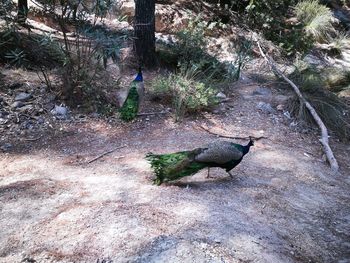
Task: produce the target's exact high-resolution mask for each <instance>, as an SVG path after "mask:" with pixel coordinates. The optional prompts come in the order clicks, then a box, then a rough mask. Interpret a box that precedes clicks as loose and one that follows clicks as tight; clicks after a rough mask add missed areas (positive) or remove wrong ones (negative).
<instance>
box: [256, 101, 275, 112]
mask: <svg viewBox="0 0 350 263" xmlns="http://www.w3.org/2000/svg"><path fill="white" fill-rule="evenodd" d="M257 108H258V109H259V110H261V111H262V112H263V113H267V114H271V113H275V112H276V111H275V109H274V108H272V106H271V104H270V103H266V102H262V101H260V102H259V103H258V105H257Z"/></svg>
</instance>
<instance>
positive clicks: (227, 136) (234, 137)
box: [199, 126, 267, 141]
mask: <svg viewBox="0 0 350 263" xmlns="http://www.w3.org/2000/svg"><path fill="white" fill-rule="evenodd" d="M199 128H201V129H202V130H204V131H206V132H207V133H210V134H212V135H215V136H218V137H220V138H228V139H237V140H249V138H252V139H253V140H255V141H258V140H260V139H267V137H265V136H260V137H254V136H248V137H240V136H229V135H223V134H219V133H216V132H213V131H211V130H209V129H207V128H205V127H203V126H199Z"/></svg>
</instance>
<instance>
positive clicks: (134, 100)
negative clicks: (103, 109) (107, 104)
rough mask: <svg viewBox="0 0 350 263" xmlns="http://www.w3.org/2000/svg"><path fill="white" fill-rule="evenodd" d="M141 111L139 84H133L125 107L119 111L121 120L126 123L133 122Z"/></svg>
mask: <svg viewBox="0 0 350 263" xmlns="http://www.w3.org/2000/svg"><path fill="white" fill-rule="evenodd" d="M138 110H139V94H138V92H137V84H136V83H135V82H133V85H132V87H131V88H130V90H129V94H128V97H127V98H126V100H125V102H124V104H123V106H122V107H121V108H120V109H119V112H120V118H121V119H122V120H124V121H132V120H133V119H135V118H136V115H137V113H138Z"/></svg>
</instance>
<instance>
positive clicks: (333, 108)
mask: <svg viewBox="0 0 350 263" xmlns="http://www.w3.org/2000/svg"><path fill="white" fill-rule="evenodd" d="M332 72H333V73H332ZM335 72H337V74H338V75H339V76H342V78H341V79H342V80H344V79H343V77H344V76H347V77H346V79H347V80H349V78H348V77H349V75H348V74H347V73H341V74H340V72H339V71H338V70H335V69H324V70H321V71H320V70H317V69H316V68H313V67H311V66H308V65H306V64H302V66H300V63H299V68H297V70H296V71H295V72H294V73H293V74H292V75H291V76H290V78H291V79H292V80H293V81H294V82H295V83H296V84H297V86H298V87H300V89H301V90H302V92H303V95H304V96H305V98H306V99H307V100H308V101H309V102H310V103H311V105H312V106H313V107H314V108H315V110H316V112H317V113H318V114H319V115H320V117H321V119H322V120H323V122H324V123H325V124H326V126H327V127H328V128H329V129H330V130H331V131H333V132H334V133H335V134H336V135H338V136H339V138H340V139H343V140H347V138H349V135H350V114H349V113H350V108H349V106H347V105H346V104H345V103H344V102H343V101H342V100H341V99H340V98H338V97H337V96H336V95H335V94H333V93H332V92H330V91H328V89H329V84H330V83H331V82H332V81H334V79H333V80H331V79H330V78H329V77H330V76H334V74H335ZM336 79H337V81H338V80H339V78H338V77H337V78H336ZM347 83H348V82H347ZM333 85H334V83H333ZM343 85H346V83H343ZM289 109H290V111H291V113H292V114H293V115H295V116H296V117H297V118H298V119H300V120H303V121H305V122H307V123H314V120H313V118H312V116H311V114H310V113H309V112H308V110H307V109H306V108H305V106H301V105H300V101H299V99H298V98H297V97H295V99H294V100H292V101H291V103H290V105H289Z"/></svg>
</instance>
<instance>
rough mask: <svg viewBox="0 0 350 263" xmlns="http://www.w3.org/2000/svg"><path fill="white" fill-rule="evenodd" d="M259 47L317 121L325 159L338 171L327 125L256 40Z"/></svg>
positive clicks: (261, 52) (270, 64)
mask: <svg viewBox="0 0 350 263" xmlns="http://www.w3.org/2000/svg"><path fill="white" fill-rule="evenodd" d="M256 42H257V44H258V47H259V51H260V54H261V56H262V57H263V58H264V59H265V60H266V62H267V63H268V64H269V66H270V67H271V69H272V70H273V71H274V72H275V73H276V74H278V75H279V76H280V77H282V78H283V79H284V80H285V81H286V82H287V83H288V84H289V85H291V86H292V88H293V89H294V92H295V93H296V94H297V96H298V98H299V100H300V102H301V103H302V104H304V105H305V107H306V108H307V109H308V110H309V112H310V113H311V115H312V117H313V119H314V120H315V122H316V123H317V125H318V126H319V127H320V129H321V139H320V142H321V144H322V146H323V150H324V152H325V154H326V156H327V160H328V162H329V164H330V166H331V170H332V171H333V172H334V173H338V171H339V165H338V162H337V159H336V158H335V157H334V154H333V151H332V149H331V147H330V146H329V140H328V138H329V136H328V130H327V127H326V126H325V125H324V123H323V121H322V119H321V118H320V116H319V115H318V114H317V112H316V110H315V109H314V107H312V105H311V104H310V103H309V102H308V101H307V100H306V99H305V98H304V96H303V94H302V93H301V91H300V89H299V88H298V86H297V85H295V84H294V82H293V81H291V80H290V79H289V78H287V77H286V76H285V75H284V74H283V73H282V72H281V71H280V70H279V69H278V68H277V66H276V64H275V62H274V61H273V59H272V58H270V57H269V56H268V55H266V54H265V53H264V51H263V50H262V48H261V46H260V43H259V41H256Z"/></svg>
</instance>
